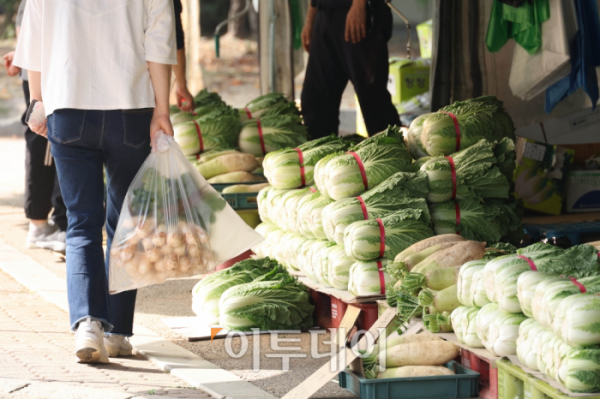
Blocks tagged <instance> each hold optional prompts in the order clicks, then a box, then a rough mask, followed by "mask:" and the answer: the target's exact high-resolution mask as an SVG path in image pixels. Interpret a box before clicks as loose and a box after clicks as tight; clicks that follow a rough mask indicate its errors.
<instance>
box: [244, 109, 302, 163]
mask: <svg viewBox="0 0 600 399" xmlns="http://www.w3.org/2000/svg"><path fill="white" fill-rule="evenodd" d="M236 123H237V122H236ZM259 124H260V129H259ZM238 126H239V125H238ZM261 134H262V143H261ZM304 142H306V127H305V126H304V125H303V124H302V118H300V117H299V116H298V115H294V114H287V115H278V116H270V117H265V118H260V119H252V120H250V121H248V122H246V123H245V124H243V125H242V128H241V130H240V131H239V140H238V143H237V144H238V147H239V148H240V150H241V151H242V152H246V153H249V154H253V155H255V156H257V157H259V156H264V155H265V154H268V153H269V152H272V151H277V150H280V149H282V148H287V147H292V148H293V147H297V146H298V145H300V144H302V143H304ZM263 144H264V150H263Z"/></svg>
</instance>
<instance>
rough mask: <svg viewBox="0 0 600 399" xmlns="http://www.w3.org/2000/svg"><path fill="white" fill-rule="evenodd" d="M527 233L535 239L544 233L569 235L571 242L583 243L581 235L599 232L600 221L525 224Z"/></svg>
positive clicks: (556, 235) (548, 234) (547, 235)
mask: <svg viewBox="0 0 600 399" xmlns="http://www.w3.org/2000/svg"><path fill="white" fill-rule="evenodd" d="M523 227H524V229H525V233H527V234H529V235H530V236H531V237H532V238H533V239H538V238H539V237H541V236H542V235H543V234H546V237H548V238H550V237H568V238H569V240H570V241H571V244H573V245H577V244H581V235H582V234H590V233H597V232H599V231H600V222H576V223H556V224H529V223H526V224H524V225H523Z"/></svg>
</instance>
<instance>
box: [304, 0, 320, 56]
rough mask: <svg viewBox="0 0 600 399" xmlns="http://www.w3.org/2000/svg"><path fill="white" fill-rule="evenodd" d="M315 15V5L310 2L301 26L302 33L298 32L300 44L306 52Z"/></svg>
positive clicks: (308, 47)
mask: <svg viewBox="0 0 600 399" xmlns="http://www.w3.org/2000/svg"><path fill="white" fill-rule="evenodd" d="M316 15H317V7H314V6H313V5H312V2H309V4H308V12H307V13H306V21H304V27H303V28H302V33H301V34H300V38H301V39H302V46H303V47H304V50H306V52H307V53H308V52H309V49H310V35H311V33H312V27H313V22H314V20H315V16H316Z"/></svg>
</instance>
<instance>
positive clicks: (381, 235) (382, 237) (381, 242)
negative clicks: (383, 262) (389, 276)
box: [375, 219, 385, 258]
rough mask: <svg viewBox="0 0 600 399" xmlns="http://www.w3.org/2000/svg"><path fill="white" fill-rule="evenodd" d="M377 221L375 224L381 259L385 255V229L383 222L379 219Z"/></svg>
mask: <svg viewBox="0 0 600 399" xmlns="http://www.w3.org/2000/svg"><path fill="white" fill-rule="evenodd" d="M375 220H377V224H379V257H380V258H383V255H384V254H385V228H384V227H383V222H382V221H381V219H375Z"/></svg>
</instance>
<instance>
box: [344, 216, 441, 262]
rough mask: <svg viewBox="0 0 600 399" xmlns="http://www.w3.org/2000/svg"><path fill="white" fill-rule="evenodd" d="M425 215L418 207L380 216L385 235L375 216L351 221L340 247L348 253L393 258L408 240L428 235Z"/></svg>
mask: <svg viewBox="0 0 600 399" xmlns="http://www.w3.org/2000/svg"><path fill="white" fill-rule="evenodd" d="M426 220H427V218H426V215H425V213H424V212H423V211H422V210H420V209H404V210H401V211H398V212H396V213H393V214H391V215H389V216H386V217H383V218H381V222H382V224H383V228H384V233H385V237H382V235H381V232H380V225H379V223H378V222H377V220H365V221H360V222H354V223H352V224H351V225H350V226H348V228H347V229H346V232H345V234H344V247H345V248H346V253H347V254H348V256H349V257H352V258H354V259H357V260H363V261H368V260H373V259H377V258H380V257H382V256H381V253H380V248H381V243H382V242H383V243H384V245H383V249H384V251H383V257H385V258H388V259H394V257H395V256H396V255H398V254H399V253H400V252H402V251H403V250H405V249H406V248H408V247H409V246H411V245H412V244H414V243H416V242H418V241H421V240H424V239H425V238H428V237H431V236H432V235H433V232H432V231H431V229H430V228H429V226H428V225H427V224H426Z"/></svg>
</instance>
